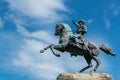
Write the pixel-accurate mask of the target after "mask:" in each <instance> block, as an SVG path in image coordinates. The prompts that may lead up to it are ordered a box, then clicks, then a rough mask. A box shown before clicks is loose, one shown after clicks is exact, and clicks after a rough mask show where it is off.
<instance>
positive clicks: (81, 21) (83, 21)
mask: <svg viewBox="0 0 120 80" xmlns="http://www.w3.org/2000/svg"><path fill="white" fill-rule="evenodd" d="M85 22H86V21H85V20H83V19H81V20H80V21H79V22H78V23H85Z"/></svg>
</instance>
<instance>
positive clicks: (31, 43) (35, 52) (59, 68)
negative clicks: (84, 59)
mask: <svg viewBox="0 0 120 80" xmlns="http://www.w3.org/2000/svg"><path fill="white" fill-rule="evenodd" d="M44 46H45V44H43V43H41V42H38V41H36V40H33V39H26V40H25V44H24V45H23V46H22V47H21V49H20V50H19V51H18V56H17V57H16V58H14V59H13V65H14V66H16V67H17V68H18V72H19V69H20V71H21V69H24V71H27V72H24V71H23V73H26V75H29V76H31V77H34V78H38V79H41V78H43V79H44V80H53V79H55V78H56V76H57V75H58V74H59V73H60V72H65V69H64V68H63V65H62V64H60V63H59V62H60V60H59V59H57V58H56V57H55V56H53V55H52V54H51V52H50V51H46V53H45V54H40V53H39V51H40V49H41V48H43V47H44Z"/></svg>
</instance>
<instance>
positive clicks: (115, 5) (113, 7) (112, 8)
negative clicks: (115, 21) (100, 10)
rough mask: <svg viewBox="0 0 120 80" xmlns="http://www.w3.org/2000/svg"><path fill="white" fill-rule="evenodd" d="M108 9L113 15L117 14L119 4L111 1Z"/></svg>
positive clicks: (119, 7) (119, 10) (119, 11)
mask: <svg viewBox="0 0 120 80" xmlns="http://www.w3.org/2000/svg"><path fill="white" fill-rule="evenodd" d="M110 9H111V11H112V13H113V15H114V16H118V15H119V14H120V6H119V5H117V4H115V3H112V4H111V5H110Z"/></svg>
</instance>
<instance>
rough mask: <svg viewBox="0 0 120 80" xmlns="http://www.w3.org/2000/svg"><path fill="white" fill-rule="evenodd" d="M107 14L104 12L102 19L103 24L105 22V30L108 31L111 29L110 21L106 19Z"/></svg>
mask: <svg viewBox="0 0 120 80" xmlns="http://www.w3.org/2000/svg"><path fill="white" fill-rule="evenodd" d="M107 14H108V12H107V11H105V13H104V17H103V18H104V22H105V25H106V28H107V29H109V28H110V27H111V22H110V20H109V19H108V18H107Z"/></svg>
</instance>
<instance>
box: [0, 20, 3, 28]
mask: <svg viewBox="0 0 120 80" xmlns="http://www.w3.org/2000/svg"><path fill="white" fill-rule="evenodd" d="M2 27H3V21H2V19H1V18H0V28H2Z"/></svg>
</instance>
